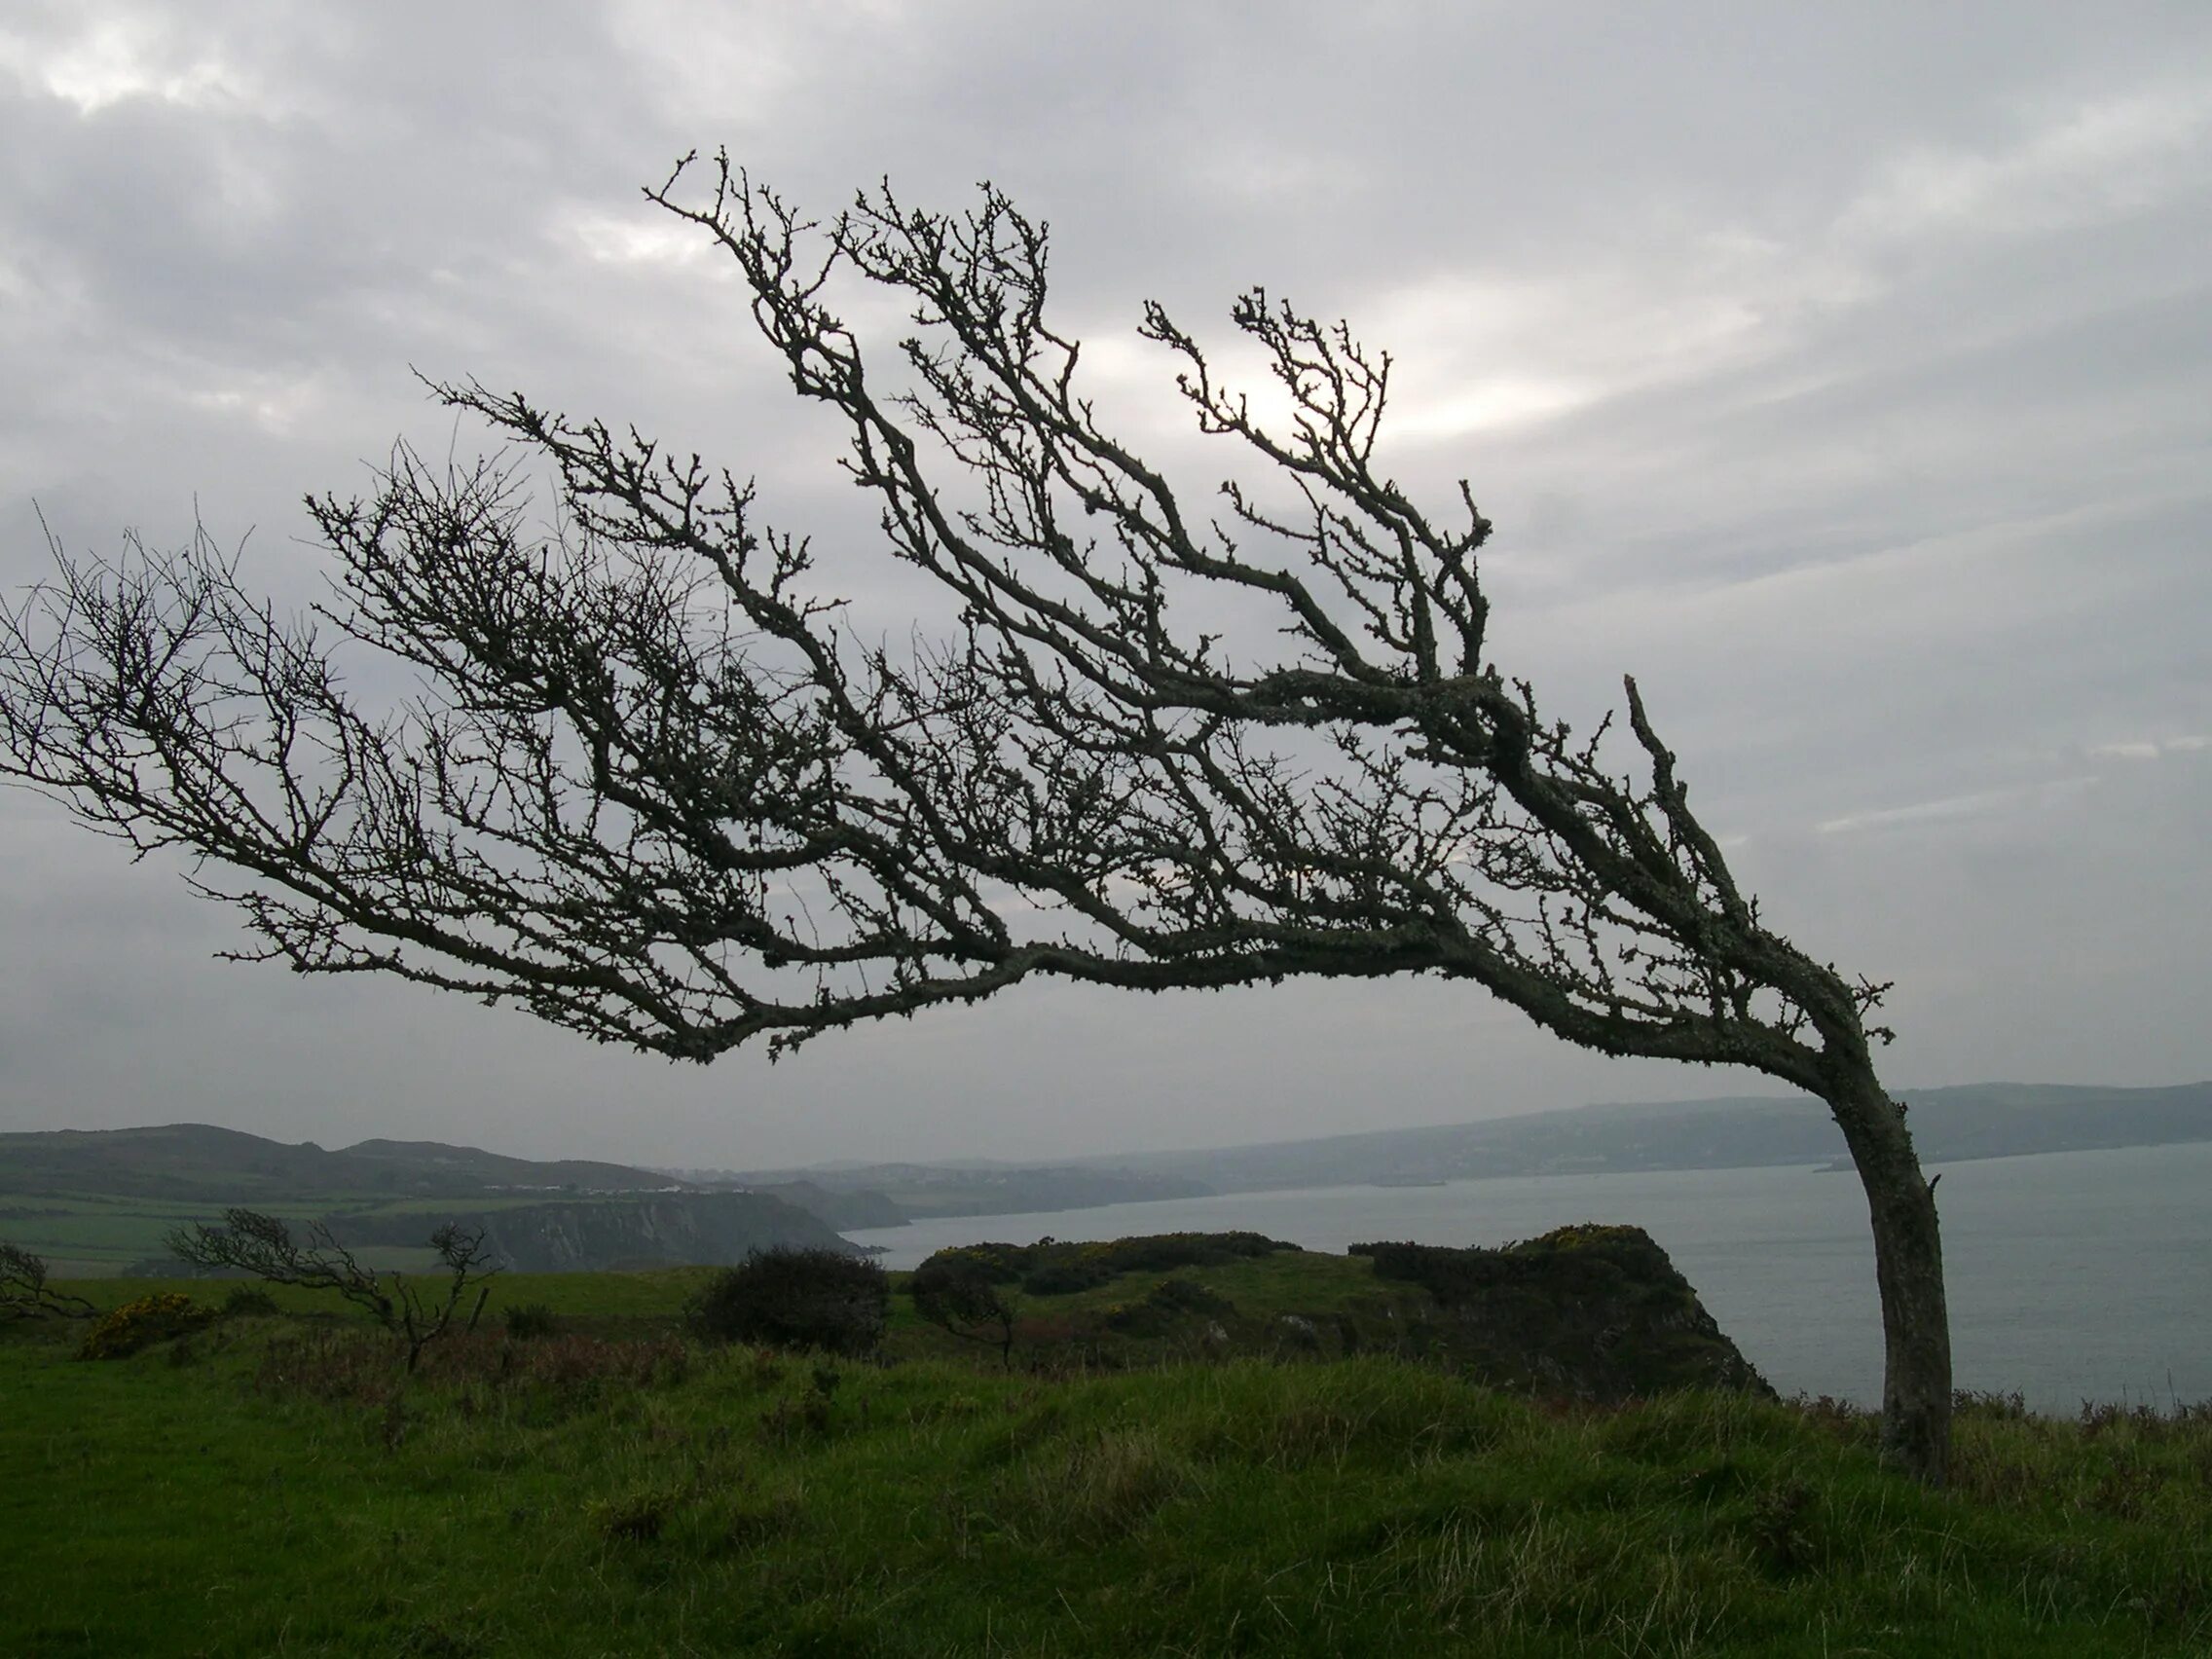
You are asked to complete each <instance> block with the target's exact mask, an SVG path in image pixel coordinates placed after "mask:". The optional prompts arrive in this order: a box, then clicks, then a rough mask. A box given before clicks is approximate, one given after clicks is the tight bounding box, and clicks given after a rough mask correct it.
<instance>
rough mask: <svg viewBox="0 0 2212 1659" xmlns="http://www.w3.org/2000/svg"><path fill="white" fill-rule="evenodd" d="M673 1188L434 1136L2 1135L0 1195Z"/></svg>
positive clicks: (211, 1128)
mask: <svg viewBox="0 0 2212 1659" xmlns="http://www.w3.org/2000/svg"><path fill="white" fill-rule="evenodd" d="M681 1185H682V1183H681V1182H676V1181H673V1180H671V1179H670V1178H669V1177H668V1176H666V1175H657V1174H654V1173H653V1172H652V1171H650V1170H646V1169H633V1168H631V1167H629V1166H628V1165H626V1164H620V1163H593V1162H587V1161H574V1160H561V1161H552V1162H537V1161H533V1160H530V1159H526V1158H505V1157H501V1156H500V1155H498V1154H497V1153H490V1152H483V1151H480V1150H478V1149H477V1148H475V1147H469V1146H444V1145H441V1144H439V1143H438V1142H436V1141H390V1140H370V1141H363V1142H361V1144H360V1145H358V1146H353V1147H348V1148H346V1149H345V1150H343V1151H340V1152H330V1151H326V1150H324V1149H323V1148H322V1147H319V1146H317V1145H316V1144H315V1143H314V1142H313V1141H302V1142H300V1143H299V1144H297V1145H290V1144H287V1143H285V1142H283V1141H275V1140H267V1139H264V1138H263V1137H262V1136H260V1135H251V1134H247V1133H245V1132H244V1131H243V1130H240V1129H225V1128H218V1127H216V1126H215V1125H213V1124H161V1125H159V1126H156V1127H150V1128H142V1129H49V1130H40V1131H33V1132H28V1133H15V1134H0V1193H18V1194H28V1195H33V1196H43V1195H49V1194H104V1195H114V1196H117V1197H125V1198H199V1199H204V1200H212V1201H215V1202H222V1203H244V1204H250V1203H252V1202H253V1201H254V1200H255V1199H256V1198H277V1197H282V1198H306V1197H313V1196H316V1195H320V1194H338V1193H346V1194H389V1195H391V1196H392V1197H395V1198H396V1197H403V1196H415V1197H422V1198H464V1197H482V1196H484V1195H486V1194H492V1193H500V1194H512V1193H525V1192H544V1193H549V1194H550V1193H559V1192H563V1191H570V1190H572V1191H576V1192H591V1193H634V1192H659V1191H663V1190H665V1189H667V1188H669V1187H672V1186H681Z"/></svg>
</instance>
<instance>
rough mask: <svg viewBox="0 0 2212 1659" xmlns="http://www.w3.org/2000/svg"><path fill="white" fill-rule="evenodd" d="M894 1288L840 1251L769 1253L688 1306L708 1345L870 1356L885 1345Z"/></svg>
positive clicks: (872, 1267)
mask: <svg viewBox="0 0 2212 1659" xmlns="http://www.w3.org/2000/svg"><path fill="white" fill-rule="evenodd" d="M890 1307H891V1285H890V1280H889V1279H888V1278H887V1277H886V1276H885V1274H884V1272H883V1270H882V1268H880V1267H878V1266H877V1265H876V1264H875V1263H874V1262H873V1261H872V1260H869V1259H868V1258H866V1257H864V1256H848V1255H846V1254H845V1253H844V1252H843V1251H841V1250H828V1249H816V1250H765V1251H759V1252H756V1254H755V1255H753V1256H752V1257H751V1258H750V1259H748V1260H747V1261H746V1262H745V1263H744V1264H743V1265H742V1266H740V1267H735V1268H728V1269H725V1270H724V1271H723V1272H719V1273H717V1274H716V1275H715V1276H714V1278H712V1279H711V1280H709V1281H708V1282H707V1284H706V1285H705V1286H704V1287H703V1288H701V1289H700V1291H699V1292H698V1293H697V1294H696V1295H695V1296H693V1297H692V1298H691V1300H690V1301H689V1302H687V1303H686V1304H685V1305H684V1309H683V1326H684V1329H685V1330H686V1331H688V1332H689V1333H690V1334H691V1335H692V1336H694V1337H696V1338H698V1339H699V1340H700V1341H702V1342H716V1343H758V1344H760V1345H762V1346H766V1347H779V1348H820V1349H822V1350H823V1351H824V1352H827V1353H837V1354H865V1353H871V1352H873V1351H874V1349H875V1347H876V1346H877V1345H878V1344H879V1343H880V1342H881V1341H882V1340H883V1327H884V1323H885V1321H886V1319H887V1318H888V1316H889V1312H890Z"/></svg>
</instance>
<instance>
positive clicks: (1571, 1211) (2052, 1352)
mask: <svg viewBox="0 0 2212 1659" xmlns="http://www.w3.org/2000/svg"><path fill="white" fill-rule="evenodd" d="M1942 1167H1943V1180H1942V1186H1941V1187H1940V1188H1939V1189H1938V1192H1937V1198H1938V1200H1939V1203H1940V1207H1941V1211H1942V1216H1943V1240H1944V1255H1945V1259H1946V1265H1947V1267H1948V1271H1949V1280H1950V1294H1951V1333H1952V1346H1953V1348H1954V1352H1955V1357H1956V1361H1957V1369H1958V1382H1959V1385H1960V1386H1961V1387H1964V1388H1988V1389H1999V1390H2008V1391H2009V1390H2011V1389H2018V1390H2019V1391H2020V1392H2021V1393H2023V1394H2025V1395H2026V1396H2027V1397H2028V1400H2029V1402H2030V1403H2031V1404H2032V1405H2034V1406H2036V1407H2037V1408H2039V1409H2041V1410H2045V1411H2060V1412H2072V1411H2073V1410H2075V1409H2076V1408H2077V1407H2079V1406H2080V1404H2081V1402H2082V1401H2083V1400H2085V1399H2095V1400H2126V1401H2131V1402H2140V1401H2149V1402H2152V1403H2154V1404H2157V1405H2169V1404H2171V1403H2172V1402H2173V1401H2174V1400H2175V1399H2177V1398H2178V1399H2181V1400H2191V1401H2194V1400H2203V1399H2208V1398H2212V1201H2208V1200H2212V1145H2197V1146H2162V1147H2130V1148H2126V1149H2124V1150H2121V1151H2118V1152H2070V1153H2054V1154H2047V1155H2044V1156H2040V1157H2034V1158H1998V1159H1988V1160H1984V1161H1974V1162H1967V1163H1956V1164H1949V1165H1945V1166H1942ZM1570 1221H1604V1222H1628V1223H1633V1224H1635V1225H1636V1226H1639V1227H1641V1228H1643V1229H1644V1230H1645V1231H1646V1232H1648V1233H1650V1235H1652V1236H1653V1237H1654V1238H1656V1239H1658V1240H1659V1242H1660V1244H1661V1245H1663V1246H1664V1247H1665V1248H1666V1250H1667V1252H1668V1254H1669V1255H1671V1256H1672V1257H1673V1258H1674V1260H1675V1265H1676V1267H1677V1268H1679V1269H1680V1270H1681V1272H1683V1273H1684V1274H1685V1275H1686V1276H1687V1277H1688V1279H1689V1281H1690V1283H1691V1284H1693V1285H1695V1286H1696V1287H1697V1290H1698V1294H1699V1295H1700V1296H1701V1297H1703V1298H1704V1300H1705V1305H1706V1307H1707V1308H1708V1309H1711V1310H1712V1312H1713V1316H1714V1318H1715V1319H1717V1320H1718V1321H1719V1322H1720V1328H1721V1329H1722V1330H1724V1331H1726V1332H1727V1333H1728V1334H1729V1335H1730V1336H1731V1337H1733V1338H1735V1340H1736V1342H1737V1343H1738V1344H1739V1345H1740V1346H1742V1347H1743V1349H1744V1351H1745V1352H1746V1353H1747V1354H1748V1355H1749V1356H1750V1357H1751V1361H1752V1363H1754V1364H1755V1365H1757V1366H1758V1367H1759V1369H1760V1370H1761V1371H1763V1372H1764V1373H1765V1374H1766V1376H1767V1378H1768V1380H1769V1381H1771V1382H1772V1383H1774V1385H1775V1386H1776V1387H1777V1388H1780V1389H1781V1390H1782V1391H1783V1392H1784V1393H1786V1394H1788V1393H1794V1392H1796V1391H1798V1390H1803V1391H1805V1392H1807V1393H1814V1394H1834V1395H1838V1396H1840V1397H1843V1398H1846V1399H1852V1400H1858V1401H1862V1402H1864V1403H1867V1404H1872V1403H1875V1402H1876V1401H1878V1400H1879V1398H1880V1395H1881V1375H1882V1338H1881V1321H1880V1317H1879V1315H1878V1313H1877V1311H1876V1304H1875V1298H1874V1256H1873V1246H1872V1244H1871V1243H1870V1242H1869V1241H1868V1238H1867V1233H1866V1210H1865V1200H1864V1198H1863V1196H1862V1194H1861V1192H1860V1190H1859V1184H1858V1181H1857V1179H1856V1178H1855V1177H1853V1176H1851V1175H1831V1174H1823V1173H1820V1172H1817V1171H1815V1170H1811V1169H1805V1168H1785V1169H1696V1170H1678V1171H1676V1170H1670V1171H1662V1172H1652V1173H1643V1174H1631V1175H1548V1176H1515V1177H1510V1178H1503V1179H1496V1180H1484V1181H1454V1182H1452V1183H1450V1184H1449V1185H1447V1186H1442V1187H1364V1186H1363V1187H1320V1188H1312V1189H1308V1190H1304V1191H1299V1192H1285V1193H1235V1194H1230V1195H1228V1196H1225V1197H1221V1198H1170V1199H1161V1200H1159V1201H1156V1202H1151V1203H1137V1204H1107V1205H1102V1206H1100V1207H1098V1208H1095V1209H1081V1210H1057V1211H1053V1212H1051V1213H1050V1214H1043V1215H993V1216H963V1217H959V1218H957V1219H953V1220H947V1221H927V1222H917V1223H916V1224H914V1225H913V1226H911V1227H900V1228H884V1229H880V1230H877V1231H872V1232H860V1233H853V1234H849V1235H847V1236H848V1237H850V1238H852V1239H853V1240H854V1241H855V1242H857V1243H861V1244H879V1245H882V1246H884V1247H885V1248H886V1250H887V1251H888V1254H886V1255H885V1256H884V1258H883V1261H884V1265H885V1266H887V1267H893V1268H910V1267H913V1266H915V1265H916V1264H917V1263H919V1262H920V1261H921V1259H922V1258H923V1257H924V1256H926V1255H928V1254H929V1253H930V1252H931V1251H933V1250H937V1249H940V1248H941V1247H943V1246H944V1245H947V1244H968V1243H974V1242H976V1241H977V1240H978V1239H986V1238H989V1239H1000V1240H1004V1241H1006V1242H1009V1243H1016V1244H1026V1243H1031V1242H1033V1241H1035V1240H1036V1239H1038V1238H1041V1237H1044V1236H1046V1235H1051V1236H1054V1237H1058V1238H1073V1239H1088V1238H1119V1237H1122V1236H1124V1235H1131V1234H1144V1233H1177V1232H1186V1231H1204V1232H1225V1231H1228V1230H1231V1229H1245V1230H1249V1231H1251V1232H1254V1233H1264V1234H1267V1235H1270V1236H1272V1237H1275V1238H1286V1239H1289V1240H1290V1241H1292V1242H1293V1243H1297V1244H1303V1245H1305V1246H1306V1247H1307V1248H1309V1249H1312V1250H1333V1251H1341V1250H1343V1249H1344V1248H1345V1247H1346V1245H1348V1244H1352V1243H1354V1242H1358V1241H1361V1240H1366V1239H1377V1238H1397V1239H1414V1240H1417V1241H1419V1242H1420V1243H1424V1244H1495V1243H1501V1242H1503V1241H1505V1240H1506V1239H1510V1238H1526V1237H1528V1236H1530V1235H1533V1234H1537V1233H1541V1232H1544V1231H1545V1230H1546V1229H1549V1228H1553V1227H1557V1226H1559V1225H1561V1224H1562V1223H1564V1222H1570Z"/></svg>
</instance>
